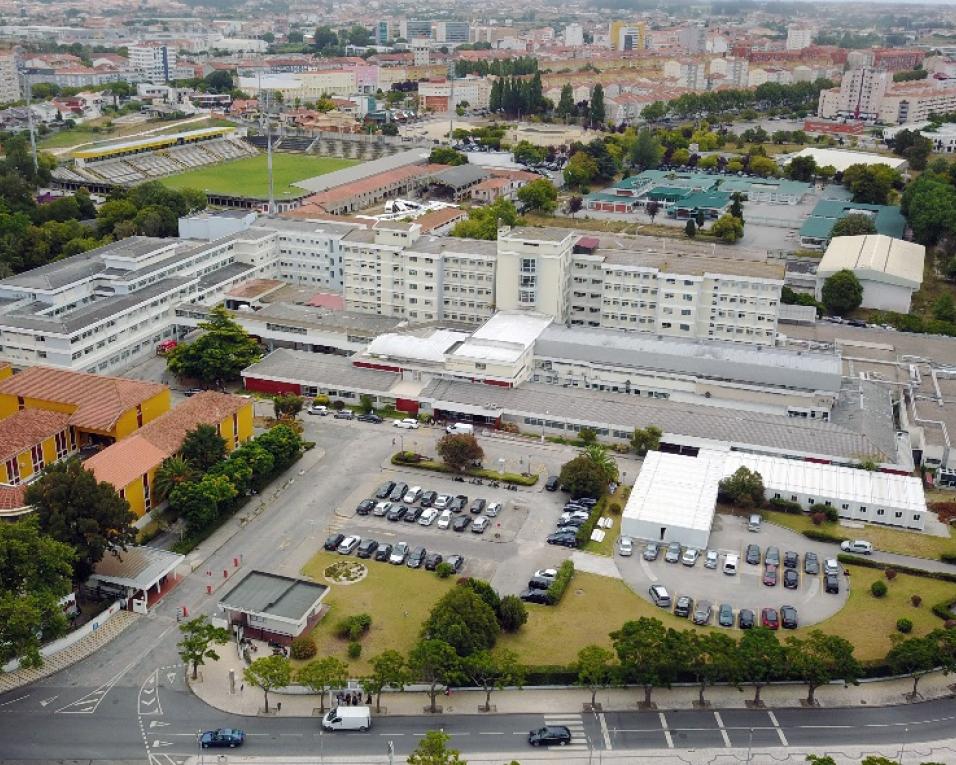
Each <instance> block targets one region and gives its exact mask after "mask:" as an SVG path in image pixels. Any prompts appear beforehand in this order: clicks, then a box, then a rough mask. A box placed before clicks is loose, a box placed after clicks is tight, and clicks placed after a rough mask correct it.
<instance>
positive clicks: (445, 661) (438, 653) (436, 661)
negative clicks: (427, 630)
mask: <svg viewBox="0 0 956 765" xmlns="http://www.w3.org/2000/svg"><path fill="white" fill-rule="evenodd" d="M408 664H409V668H410V669H411V671H412V674H413V676H414V677H416V678H417V679H418V680H421V681H422V682H424V683H425V684H426V685H428V697H429V699H430V701H431V712H432V713H434V712H435V711H436V708H435V697H436V696H437V695H438V687H439V686H440V685H446V686H447V685H450V684H451V683H453V682H454V681H455V680H456V679H457V678H458V677H459V675H460V661H459V659H458V654H457V653H455V649H454V648H452V647H451V646H450V645H448V643H446V642H445V641H443V640H433V639H426V640H420V641H419V642H418V643H416V644H415V647H414V648H412V651H411V653H410V654H409V656H408Z"/></svg>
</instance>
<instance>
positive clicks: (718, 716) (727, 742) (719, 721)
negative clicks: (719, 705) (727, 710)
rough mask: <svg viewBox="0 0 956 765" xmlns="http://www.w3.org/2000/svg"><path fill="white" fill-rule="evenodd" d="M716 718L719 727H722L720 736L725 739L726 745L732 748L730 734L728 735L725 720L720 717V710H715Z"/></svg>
mask: <svg viewBox="0 0 956 765" xmlns="http://www.w3.org/2000/svg"><path fill="white" fill-rule="evenodd" d="M714 719H715V720H716V721H717V727H718V728H720V737H721V738H722V739H723V740H724V746H725V747H726V748H727V749H730V736H728V735H727V729H726V728H725V727H724V721H723V720H721V719H720V712H714Z"/></svg>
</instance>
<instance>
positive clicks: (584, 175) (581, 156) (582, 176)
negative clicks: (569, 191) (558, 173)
mask: <svg viewBox="0 0 956 765" xmlns="http://www.w3.org/2000/svg"><path fill="white" fill-rule="evenodd" d="M597 174H598V166H597V162H595V161H594V158H593V157H592V156H591V155H590V154H588V153H587V152H586V151H577V152H575V153H574V154H572V155H571V159H569V160H568V164H567V165H566V166H565V168H564V182H565V183H566V184H568V186H570V187H573V188H580V187H582V186H586V185H587V184H589V183H590V182H591V181H592V180H594V178H595V177H596V176H597Z"/></svg>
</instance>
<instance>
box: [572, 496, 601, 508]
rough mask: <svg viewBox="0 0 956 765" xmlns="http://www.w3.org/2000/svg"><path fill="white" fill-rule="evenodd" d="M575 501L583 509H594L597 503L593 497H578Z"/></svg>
mask: <svg viewBox="0 0 956 765" xmlns="http://www.w3.org/2000/svg"><path fill="white" fill-rule="evenodd" d="M575 501H576V502H577V503H578V504H579V505H584V506H585V507H594V506H595V505H596V504H597V503H598V501H597V500H596V499H595V498H594V497H578V498H577V499H576V500H575Z"/></svg>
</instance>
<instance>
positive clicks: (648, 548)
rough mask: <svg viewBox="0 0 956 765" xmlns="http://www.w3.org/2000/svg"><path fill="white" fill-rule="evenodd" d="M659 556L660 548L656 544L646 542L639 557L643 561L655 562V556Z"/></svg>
mask: <svg viewBox="0 0 956 765" xmlns="http://www.w3.org/2000/svg"><path fill="white" fill-rule="evenodd" d="M660 554H661V548H660V547H659V546H658V544H657V542H648V543H647V544H646V545H644V552H642V553H641V557H642V558H643V559H644V560H657V556H658V555H660Z"/></svg>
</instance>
